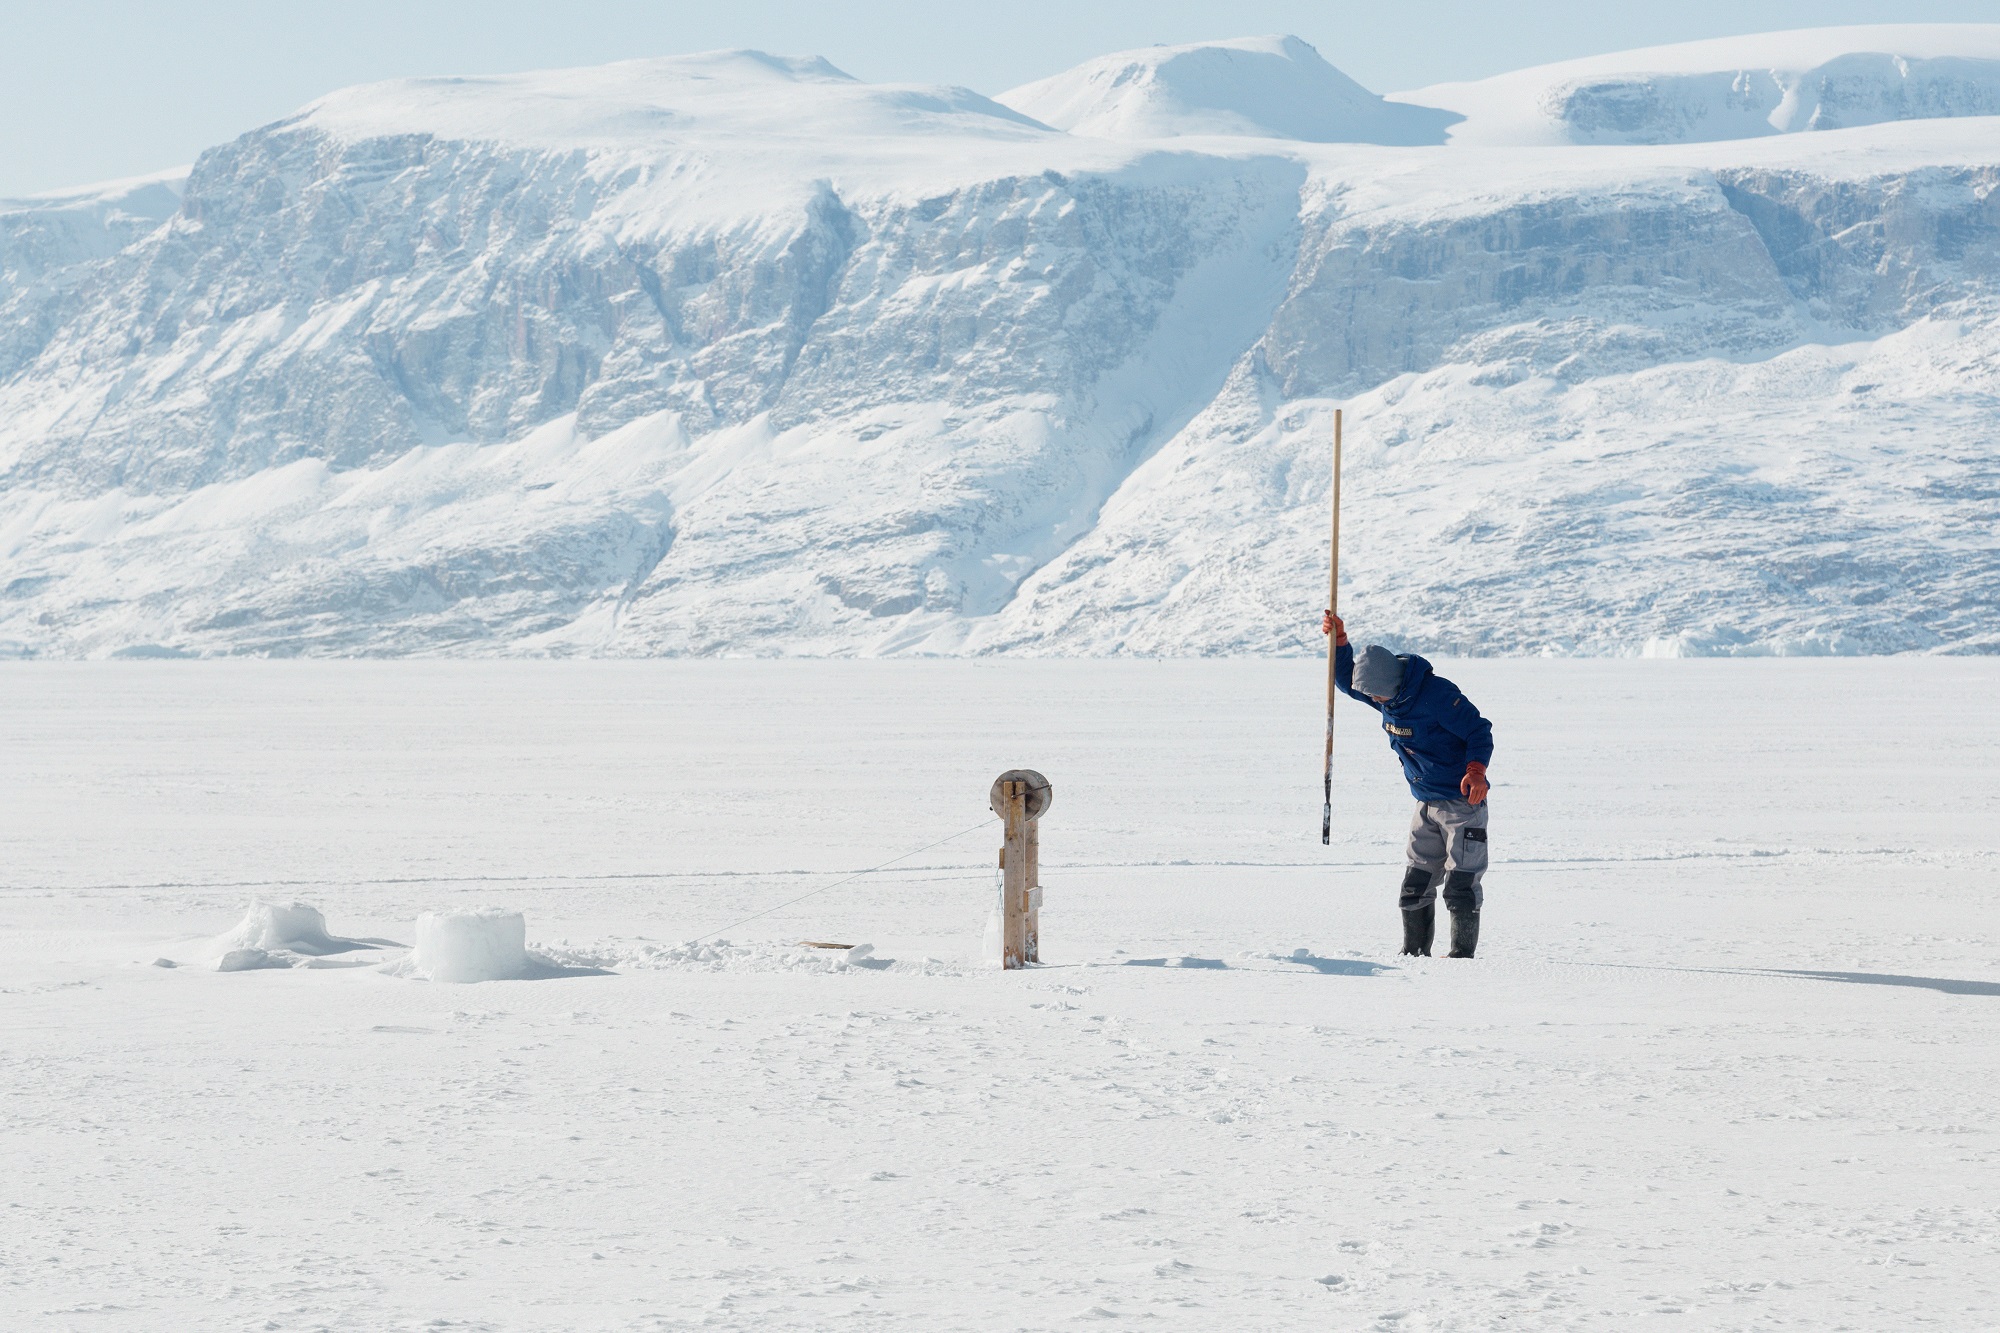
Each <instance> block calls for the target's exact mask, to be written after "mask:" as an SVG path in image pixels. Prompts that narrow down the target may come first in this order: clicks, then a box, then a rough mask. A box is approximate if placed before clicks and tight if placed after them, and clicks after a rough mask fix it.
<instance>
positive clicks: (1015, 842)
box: [1000, 782, 1031, 968]
mask: <svg viewBox="0 0 2000 1333" xmlns="http://www.w3.org/2000/svg"><path fill="white" fill-rule="evenodd" d="M1001 799H1002V801H1003V802H1004V804H1005V806H1006V812H1007V813H1006V815H1005V819H1006V821H1007V828H1006V834H1005V842H1004V843H1003V844H1002V846H1001V849H1000V866H1001V870H1002V877H1001V887H1000V922H1001V931H1002V934H1001V943H1000V966H1001V967H1003V968H1017V967H1024V966H1026V965H1027V963H1028V961H1029V960H1028V868H1029V865H1030V864H1031V863H1030V861H1029V859H1028V828H1029V824H1028V784H1027V783H1025V782H1008V783H1004V784H1002V787H1001Z"/></svg>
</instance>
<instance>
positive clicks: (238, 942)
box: [155, 899, 403, 972]
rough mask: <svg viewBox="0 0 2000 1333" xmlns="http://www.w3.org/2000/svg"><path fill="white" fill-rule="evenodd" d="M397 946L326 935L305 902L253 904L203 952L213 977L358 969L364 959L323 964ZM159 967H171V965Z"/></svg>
mask: <svg viewBox="0 0 2000 1333" xmlns="http://www.w3.org/2000/svg"><path fill="white" fill-rule="evenodd" d="M402 947H403V946H402V945H400V944H398V943H397V942H396V941H394V940H381V939H367V938H357V939H348V938H346V937H345V936H340V935H334V934H330V933H329V932H328V931H327V928H326V917H325V916H324V915H322V914H321V912H320V910H319V909H318V908H317V907H313V906H311V905H309V904H307V903H300V902H294V903H290V904H284V903H271V902H265V901H263V900H262V899H255V900H253V901H252V902H251V903H250V905H249V907H247V908H245V909H244V912H243V919H242V920H241V921H239V922H237V923H236V925H235V927H234V928H233V929H231V930H229V931H227V932H225V933H224V934H221V935H218V936H216V937H215V938H214V939H212V940H210V941H209V942H208V944H207V945H206V946H205V947H204V949H203V950H202V953H203V955H204V956H205V957H208V958H212V959H214V960H215V970H216V971H218V972H249V971H255V970H257V969H260V968H268V967H362V966H366V965H367V962H368V960H367V959H355V960H353V961H350V962H337V963H336V962H327V961H323V960H325V959H327V958H329V957H330V956H331V955H334V954H343V953H355V952H361V951H372V950H378V949H400V948H402ZM162 962H163V963H164V965H166V966H173V964H172V962H171V960H162ZM155 965H156V966H159V965H161V964H158V963H156V964H155Z"/></svg>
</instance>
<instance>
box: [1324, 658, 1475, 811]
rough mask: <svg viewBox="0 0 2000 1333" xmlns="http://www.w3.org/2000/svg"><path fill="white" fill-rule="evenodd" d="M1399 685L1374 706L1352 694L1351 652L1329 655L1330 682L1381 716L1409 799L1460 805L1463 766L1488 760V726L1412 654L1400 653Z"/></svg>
mask: <svg viewBox="0 0 2000 1333" xmlns="http://www.w3.org/2000/svg"><path fill="white" fill-rule="evenodd" d="M1397 660H1399V661H1400V662H1402V664H1403V681H1402V684H1401V685H1400V686H1399V687H1398V688H1397V690H1396V697H1395V698H1393V699H1391V700H1389V702H1387V703H1385V704H1378V703H1376V702H1375V701H1374V700H1373V699H1371V698H1369V697H1368V696H1367V695H1365V694H1356V693H1355V692H1354V649H1353V647H1352V646H1351V645H1348V644H1342V645H1341V646H1340V647H1339V648H1338V649H1336V650H1335V651H1334V655H1333V682H1334V684H1336V685H1338V686H1339V687H1340V692H1341V693H1342V694H1345V695H1347V696H1348V697H1349V698H1351V699H1359V700H1360V701H1361V702H1362V703H1364V704H1367V705H1368V706H1369V707H1370V708H1372V709H1374V710H1375V711H1376V712H1378V713H1380V714H1381V715H1382V730H1384V731H1386V732H1388V733H1389V748H1390V749H1392V750H1394V751H1395V752H1396V757H1397V758H1398V759H1400V760H1402V761H1403V776H1404V777H1406V778H1408V779H1409V781H1410V794H1411V795H1412V796H1414V797H1416V798H1417V799H1418V800H1420V801H1462V800H1464V799H1465V795H1464V793H1463V792H1461V791H1459V789H1458V784H1459V782H1460V780H1461V779H1463V778H1464V777H1465V766H1466V765H1467V764H1468V763H1475V762H1476V763H1481V764H1485V763H1491V762H1492V760H1493V724H1492V723H1491V722H1488V721H1487V720H1486V719H1485V718H1483V717H1481V716H1480V715H1479V710H1478V709H1477V708H1474V707H1473V706H1472V700H1470V699H1468V698H1466V697H1465V696H1464V695H1463V694H1460V693H1459V691H1458V686H1456V685H1454V684H1452V683H1451V682H1450V681H1448V680H1446V679H1445V678H1444V677H1443V676H1440V675H1438V674H1437V673H1435V672H1433V671H1432V670H1431V664H1430V663H1429V662H1426V661H1425V660H1424V659H1423V658H1421V657H1418V656H1417V655H1416V654H1415V653H1401V654H1398V655H1397Z"/></svg>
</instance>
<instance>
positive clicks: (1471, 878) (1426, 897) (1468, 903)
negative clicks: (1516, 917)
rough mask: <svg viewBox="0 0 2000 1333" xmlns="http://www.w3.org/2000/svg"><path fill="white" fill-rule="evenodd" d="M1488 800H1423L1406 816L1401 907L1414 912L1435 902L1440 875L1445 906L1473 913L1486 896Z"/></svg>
mask: <svg viewBox="0 0 2000 1333" xmlns="http://www.w3.org/2000/svg"><path fill="white" fill-rule="evenodd" d="M1491 804H1492V802H1491V801H1490V800H1489V801H1487V802H1484V803H1482V804H1479V805H1474V804H1473V803H1472V802H1470V801H1425V802H1424V803H1423V804H1421V805H1419V806H1418V807H1417V813H1416V814H1415V815H1414V816H1412V817H1411V819H1410V842H1409V847H1408V850H1407V855H1408V857H1409V861H1410V869H1409V873H1408V874H1406V875H1404V876H1403V896H1402V908H1403V910H1404V911H1405V912H1414V911H1417V910H1419V909H1420V908H1425V907H1429V906H1430V905H1431V904H1432V903H1434V902H1436V901H1437V896H1438V875H1439V872H1443V873H1444V905H1445V906H1446V907H1448V908H1450V909H1451V910H1452V911H1454V912H1477V911H1478V910H1479V905H1480V904H1481V903H1482V902H1484V901H1485V900H1486V891H1485V890H1484V889H1483V888H1481V887H1480V881H1481V880H1483V879H1485V878H1486V811H1487V807H1488V806H1489V805H1491Z"/></svg>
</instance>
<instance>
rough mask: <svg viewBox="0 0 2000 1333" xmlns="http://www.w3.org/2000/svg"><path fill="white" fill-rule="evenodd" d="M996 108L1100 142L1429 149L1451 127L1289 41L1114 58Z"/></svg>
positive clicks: (1434, 112) (1036, 86)
mask: <svg viewBox="0 0 2000 1333" xmlns="http://www.w3.org/2000/svg"><path fill="white" fill-rule="evenodd" d="M999 100H1000V101H1001V102H1003V103H1005V104H1006V105H1008V106H1010V107H1013V108H1014V109H1015V110H1017V111H1020V112H1023V113H1025V114H1027V115H1030V116H1033V117H1034V118H1035V119H1036V120H1039V121H1041V122H1043V123H1044V124H1047V125H1053V126H1055V127H1056V128H1057V129H1061V130H1068V131H1069V132H1070V133H1072V134H1084V135H1092V136H1096V137H1101V138H1106V139H1164V138H1173V137H1177V136H1181V135H1199V134H1225V135H1251V136H1255V137H1258V138H1274V139H1303V140H1305V141H1307V142H1308V143H1375V144H1405V145H1407V144H1434V143H1443V142H1444V138H1445V130H1446V127H1447V126H1450V125H1451V124H1453V123H1455V122H1456V121H1457V120H1458V119H1459V117H1458V116H1457V115H1456V114H1454V113H1452V112H1448V111H1440V110H1438V109H1437V108H1435V107H1430V106H1413V105H1406V104H1404V103H1401V102H1391V101H1388V100H1386V99H1384V98H1382V97H1378V96H1377V95H1376V94H1374V93H1371V92H1369V91H1368V90H1367V89H1366V88H1363V87H1362V86H1361V85H1360V84H1358V83H1356V82H1355V81H1354V80H1352V79H1350V78H1348V77H1347V76H1346V75H1345V74H1342V73H1341V72H1340V71H1339V70H1337V69H1335V68H1334V67H1333V66H1332V65H1329V64H1327V63H1326V60H1325V58H1324V57H1322V56H1321V55H1320V53H1319V52H1318V51H1316V50H1314V49H1313V48H1312V46H1311V45H1309V44H1308V43H1306V42H1302V41H1300V40H1299V39H1298V38H1296V37H1244V38H1239V39H1238V40H1236V41H1232V42H1207V43H1203V44H1200V45H1195V46H1154V47H1148V48H1146V49H1145V50H1142V51H1120V52H1117V53H1116V54H1113V55H1108V56H1102V57H1100V58H1098V59H1096V60H1091V61H1086V62H1085V63H1084V64H1081V65H1078V66H1077V67H1076V68H1075V69H1071V70H1065V71H1064V72H1063V73H1061V74H1057V75H1055V76H1054V77H1052V78H1047V79H1042V80H1041V81H1039V82H1037V83H1030V84H1026V85H1024V86H1022V87H1019V88H1016V89H1014V90H1013V91H1012V92H1006V93H1002V94H1001V95H1000V97H999Z"/></svg>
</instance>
